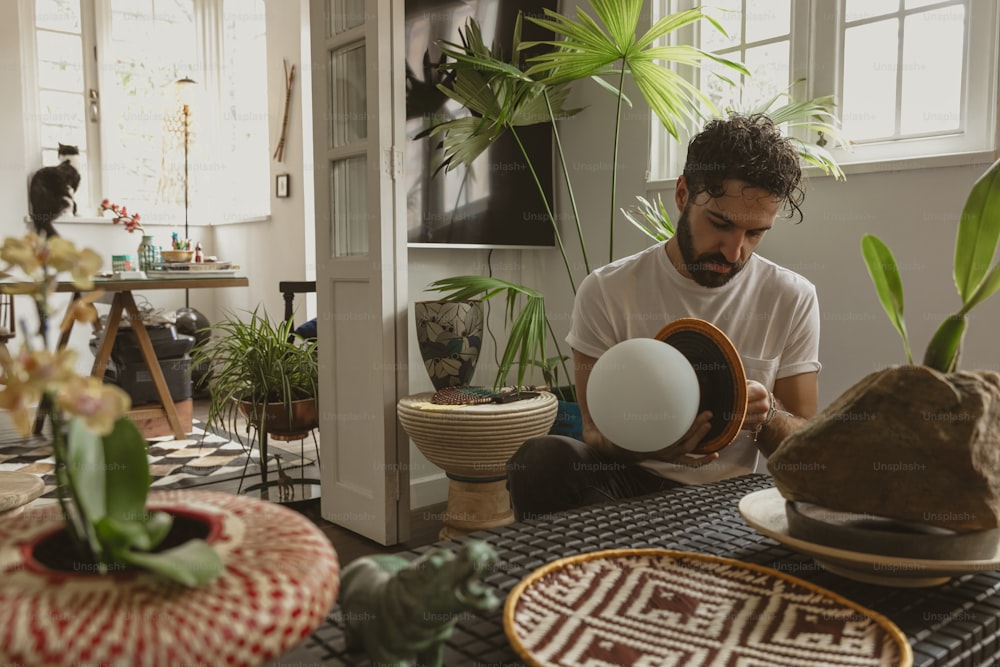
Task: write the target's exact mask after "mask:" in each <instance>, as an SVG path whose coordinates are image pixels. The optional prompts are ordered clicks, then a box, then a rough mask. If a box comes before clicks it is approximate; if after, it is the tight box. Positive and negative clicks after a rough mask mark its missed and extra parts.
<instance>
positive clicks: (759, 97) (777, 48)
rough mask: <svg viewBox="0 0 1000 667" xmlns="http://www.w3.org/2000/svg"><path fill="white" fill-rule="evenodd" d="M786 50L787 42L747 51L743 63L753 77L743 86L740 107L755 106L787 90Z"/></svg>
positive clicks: (787, 47)
mask: <svg viewBox="0 0 1000 667" xmlns="http://www.w3.org/2000/svg"><path fill="white" fill-rule="evenodd" d="M788 49H789V43H788V42H787V41H782V42H776V43H774V44H767V45H765V46H758V47H756V48H753V49H747V52H746V55H745V56H744V63H745V64H746V66H747V69H749V70H750V73H751V74H752V75H753V76H751V77H750V78H748V79H747V80H746V83H745V84H744V87H743V100H742V103H741V107H743V108H748V107H752V106H755V105H757V104H759V103H761V102H764V101H765V100H767V99H769V98H771V97H774V95H775V94H776V93H779V92H781V91H784V90H787V89H788V84H790V83H791V81H789V80H788V78H789V76H790V75H789V72H788V67H789V65H788V60H789V58H788Z"/></svg>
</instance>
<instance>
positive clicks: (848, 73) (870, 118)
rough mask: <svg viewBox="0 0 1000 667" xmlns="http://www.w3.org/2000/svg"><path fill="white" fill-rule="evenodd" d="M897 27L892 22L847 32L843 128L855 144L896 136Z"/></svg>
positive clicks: (852, 29) (868, 25)
mask: <svg viewBox="0 0 1000 667" xmlns="http://www.w3.org/2000/svg"><path fill="white" fill-rule="evenodd" d="M898 25H899V22H898V21H897V20H896V19H892V20H889V21H879V22H877V23H870V24H867V25H863V26H858V27H856V28H849V29H848V30H847V34H846V36H845V39H844V101H843V127H844V133H845V134H846V136H849V137H851V138H852V139H853V140H855V141H859V140H863V139H872V138H876V137H886V136H891V135H893V134H894V133H895V128H896V70H897V69H898V66H899V65H898V63H897V62H896V51H897V48H896V44H897V36H898V34H897V33H898Z"/></svg>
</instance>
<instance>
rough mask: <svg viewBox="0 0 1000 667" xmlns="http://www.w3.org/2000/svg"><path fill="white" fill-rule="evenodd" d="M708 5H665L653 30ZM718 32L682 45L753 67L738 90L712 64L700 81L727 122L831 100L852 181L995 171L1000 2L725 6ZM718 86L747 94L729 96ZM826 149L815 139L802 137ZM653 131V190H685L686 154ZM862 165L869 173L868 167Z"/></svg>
mask: <svg viewBox="0 0 1000 667" xmlns="http://www.w3.org/2000/svg"><path fill="white" fill-rule="evenodd" d="M695 4H697V3H694V2H687V1H684V2H682V1H680V0H661V1H660V2H659V3H657V4H656V5H655V8H654V16H653V20H654V21H655V20H656V19H657V18H659V16H662V15H664V14H665V13H666V12H668V11H671V12H672V11H680V10H682V9H686V8H689V7H691V6H694V5H695ZM710 4H711V7H708V5H706V12H708V13H710V14H711V15H712V16H714V17H716V18H717V19H718V21H719V23H721V24H722V25H723V26H724V27H725V29H726V31H727V33H728V34H729V38H728V39H727V38H726V37H725V36H723V35H721V34H719V33H718V32H717V31H715V30H714V29H712V28H711V27H710V26H706V25H702V26H697V27H695V28H693V29H692V30H691V31H689V32H688V33H687V34H685V35H682V36H681V37H680V38H681V39H688V40H691V42H692V43H695V44H699V45H700V46H701V47H702V48H704V49H706V50H709V51H713V52H717V53H720V54H723V55H725V56H726V57H728V58H730V59H732V60H739V61H741V62H743V63H745V64H746V65H747V67H748V69H749V70H750V71H751V73H752V76H751V77H744V78H745V80H744V81H738V80H735V79H734V77H733V76H732V75H731V74H727V73H726V72H724V71H722V70H721V69H720V67H719V66H717V65H715V64H714V63H710V64H709V65H708V66H705V67H703V68H700V69H693V70H692V71H691V74H690V75H691V76H692V78H693V79H694V80H695V81H697V83H698V85H699V87H700V88H701V89H702V90H703V91H705V92H706V93H707V94H708V95H709V97H710V98H711V99H712V101H713V103H715V104H716V105H717V106H718V107H719V109H720V110H725V109H727V108H733V107H735V108H746V107H747V106H750V105H752V104H753V103H754V102H757V101H761V100H765V99H767V98H769V97H770V96H771V95H773V94H775V93H776V92H779V91H782V90H786V89H788V88H789V86H790V85H791V84H793V83H794V82H796V81H798V80H800V79H804V80H805V81H804V85H801V86H796V87H794V88H792V92H793V94H794V95H795V97H796V98H797V99H803V98H806V97H808V98H814V97H819V96H822V95H829V94H832V95H834V96H835V99H836V100H837V105H838V106H837V109H836V113H837V115H838V117H839V118H840V120H841V124H842V128H843V133H844V136H845V138H846V139H849V140H850V141H852V142H853V144H852V146H851V147H849V148H847V149H837V148H835V147H833V146H830V145H828V146H827V148H828V149H831V148H832V149H834V154H835V156H836V157H837V159H838V161H839V162H840V163H841V164H842V165H845V166H846V167H847V168H848V169H850V168H851V167H850V165H856V167H855V168H858V169H861V168H864V169H880V168H894V169H898V168H900V167H903V166H906V165H918V164H922V163H923V162H921V159H924V158H933V159H934V161H935V162H934V163H935V164H943V163H961V162H974V161H984V160H991V159H993V158H994V156H995V155H996V151H997V78H998V64H997V62H998V57H997V49H998V43H997V42H998V33H1000V19H998V6H997V3H995V2H977V1H976V0H716V1H714V2H712V3H710ZM716 74H721V75H722V76H726V77H727V78H729V79H730V80H733V81H734V83H737V84H739V85H737V86H735V87H734V86H730V85H729V84H728V83H725V82H724V81H722V80H721V79H720V78H719V77H718V76H716ZM800 138H802V139H804V140H811V141H817V140H819V139H820V138H819V137H818V136H816V137H800ZM685 141H686V138H685V137H682V139H681V143H680V144H679V143H678V142H677V140H675V139H673V138H672V137H670V136H669V135H667V134H666V132H664V131H663V130H662V128H661V127H659V123H658V122H656V121H655V119H654V129H653V141H652V149H651V160H650V172H649V177H650V180H653V181H656V180H666V179H670V178H675V177H676V176H677V175H678V174H679V173H680V171H681V168H682V166H683V159H684V152H685V151H684V142H685ZM860 165H864V167H861V166H860Z"/></svg>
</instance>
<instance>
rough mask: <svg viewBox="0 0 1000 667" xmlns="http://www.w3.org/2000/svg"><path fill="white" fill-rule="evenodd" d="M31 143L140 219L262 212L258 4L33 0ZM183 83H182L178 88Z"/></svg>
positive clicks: (82, 196)
mask: <svg viewBox="0 0 1000 667" xmlns="http://www.w3.org/2000/svg"><path fill="white" fill-rule="evenodd" d="M34 10H35V17H34V18H35V20H34V40H33V43H34V46H35V54H36V58H35V61H36V62H37V75H36V79H35V81H36V89H37V104H38V113H37V114H36V117H37V127H36V128H35V130H36V131H37V137H38V138H37V148H38V150H39V151H40V152H41V157H42V163H43V164H52V163H54V162H55V159H56V158H55V155H56V148H57V145H58V143H64V144H74V145H77V146H79V147H80V149H81V155H82V162H84V164H85V165H86V166H85V171H84V178H83V182H82V183H81V190H80V192H78V194H77V203H78V206H79V207H80V209H81V211H80V214H81V215H87V214H88V213H87V212H88V211H92V212H93V213H90V215H94V214H96V206H97V204H98V202H100V200H101V199H104V198H108V199H111V200H112V201H115V202H118V203H121V204H124V205H126V206H128V207H129V208H130V209H132V210H135V211H139V212H141V213H142V214H143V217H144V218H145V222H146V223H152V224H156V223H158V222H160V223H164V224H176V223H177V221H178V220H180V219H183V216H184V206H185V201H186V202H187V215H188V216H189V218H190V223H191V224H215V223H218V222H223V221H229V220H236V219H247V218H254V217H260V216H264V215H267V214H268V213H269V205H270V204H269V201H270V198H269V186H268V181H269V176H268V171H269V154H268V153H269V149H268V123H267V91H266V61H265V56H266V51H265V21H264V0H34ZM183 79H188V80H190V81H193V83H187V84H179V83H178V81H181V80H183Z"/></svg>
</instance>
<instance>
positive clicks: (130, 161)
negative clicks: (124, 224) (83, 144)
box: [101, 0, 214, 220]
mask: <svg viewBox="0 0 1000 667" xmlns="http://www.w3.org/2000/svg"><path fill="white" fill-rule="evenodd" d="M111 24H112V31H111V34H110V35H109V37H110V39H109V40H108V43H109V48H108V53H106V54H105V59H104V62H103V63H102V66H103V67H104V69H105V71H109V72H110V79H111V85H110V86H107V85H105V86H104V90H103V91H102V93H103V97H104V119H103V122H102V124H101V131H102V132H103V133H104V134H105V135H106V141H105V144H104V145H106V146H107V151H106V152H105V154H104V155H103V160H102V172H103V175H104V186H105V190H106V192H105V196H108V197H112V198H114V197H118V198H121V197H128V198H129V199H132V200H138V201H142V200H145V201H146V202H150V203H152V202H158V203H161V204H162V203H171V204H176V203H177V202H178V201H179V202H180V204H179V205H183V166H182V165H183V146H184V142H183V140H182V139H180V138H179V137H180V136H181V135H180V134H178V128H179V127H180V125H179V123H178V121H177V119H178V117H179V116H178V114H179V113H180V112H179V109H180V105H179V104H178V103H177V102H178V101H177V99H175V95H176V94H177V93H178V89H176V87H175V82H176V81H177V80H178V79H181V78H183V77H187V76H190V75H191V74H193V73H196V72H197V71H198V70H197V68H196V65H197V42H196V38H195V36H196V32H195V19H194V3H193V0H155V1H152V2H151V1H150V0H145V1H139V2H136V1H135V0H111ZM202 83H203V82H202ZM205 111H206V110H205V109H204V108H203V105H201V104H192V105H191V119H192V128H193V129H192V131H191V133H190V134H189V137H190V138H191V151H192V157H191V160H190V163H191V168H190V180H189V197H190V201H191V203H192V205H193V204H194V203H195V202H196V201H197V192H198V190H199V188H198V181H199V175H200V174H206V173H207V174H213V173H214V170H212V169H206V168H205V165H204V164H203V163H199V161H198V159H197V153H196V151H197V150H198V142H199V141H200V140H201V141H204V139H205V138H206V137H199V125H200V123H201V121H202V120H203V119H204V118H205V115H206V114H205ZM209 138H212V139H214V137H209ZM209 154H213V153H212V152H210V153H209ZM178 156H181V157H178ZM178 164H180V165H181V167H177V168H175V166H176V165H178ZM178 183H179V185H178ZM165 184H166V185H165ZM166 186H169V187H166ZM178 193H180V194H178ZM146 206H147V208H149V204H146ZM174 215H175V216H176V215H177V214H176V212H175V213H174ZM148 217H149V219H150V220H152V219H153V217H152V211H150V215H149V216H148Z"/></svg>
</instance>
